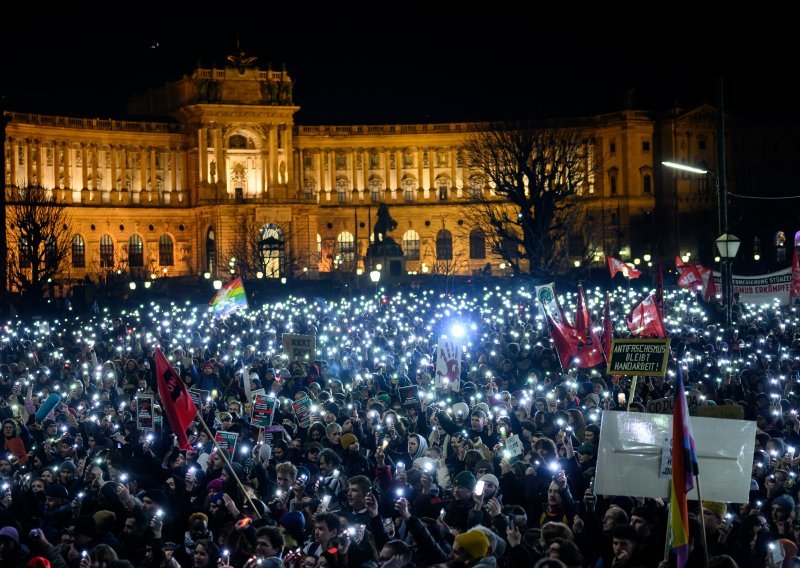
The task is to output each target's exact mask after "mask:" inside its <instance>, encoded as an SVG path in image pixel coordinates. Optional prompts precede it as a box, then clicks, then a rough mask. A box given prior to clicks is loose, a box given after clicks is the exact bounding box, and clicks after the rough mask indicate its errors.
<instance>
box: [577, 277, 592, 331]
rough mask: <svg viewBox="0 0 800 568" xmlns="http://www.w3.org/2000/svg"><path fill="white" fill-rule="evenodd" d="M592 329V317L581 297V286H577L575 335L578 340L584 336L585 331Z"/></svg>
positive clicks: (584, 300)
mask: <svg viewBox="0 0 800 568" xmlns="http://www.w3.org/2000/svg"><path fill="white" fill-rule="evenodd" d="M591 327H592V316H591V315H590V314H589V308H588V307H587V306H586V299H585V298H584V297H583V286H581V285H580V284H578V305H577V306H576V307H575V333H577V334H578V337H579V338H582V337H585V336H586V331H587V330H590V329H591Z"/></svg>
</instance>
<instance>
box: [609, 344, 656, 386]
mask: <svg viewBox="0 0 800 568" xmlns="http://www.w3.org/2000/svg"><path fill="white" fill-rule="evenodd" d="M668 357H669V339H615V340H614V341H613V342H612V343H611V357H610V358H609V360H608V369H607V370H606V374H608V375H635V376H639V377H663V376H664V375H665V374H666V372H667V358H668Z"/></svg>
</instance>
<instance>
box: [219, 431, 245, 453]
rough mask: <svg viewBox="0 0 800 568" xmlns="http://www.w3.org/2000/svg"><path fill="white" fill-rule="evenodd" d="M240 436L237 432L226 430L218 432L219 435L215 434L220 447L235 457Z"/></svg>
mask: <svg viewBox="0 0 800 568" xmlns="http://www.w3.org/2000/svg"><path fill="white" fill-rule="evenodd" d="M238 437H239V434H237V433H236V432H225V431H223V430H220V431H218V432H217V435H216V436H214V440H216V442H217V445H218V446H219V447H220V448H222V449H223V450H225V451H227V452H228V457H229V458H233V453H234V452H235V451H236V440H237V438H238Z"/></svg>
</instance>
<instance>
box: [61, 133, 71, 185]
mask: <svg viewBox="0 0 800 568" xmlns="http://www.w3.org/2000/svg"><path fill="white" fill-rule="evenodd" d="M63 151H64V188H65V189H72V149H71V148H70V147H69V144H67V143H66V142H65V143H64V146H63Z"/></svg>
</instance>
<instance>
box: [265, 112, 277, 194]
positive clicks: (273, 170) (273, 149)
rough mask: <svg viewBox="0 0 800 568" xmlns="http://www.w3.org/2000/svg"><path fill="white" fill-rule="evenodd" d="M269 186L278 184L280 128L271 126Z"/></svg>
mask: <svg viewBox="0 0 800 568" xmlns="http://www.w3.org/2000/svg"><path fill="white" fill-rule="evenodd" d="M267 179H268V180H269V186H270V189H272V186H274V185H277V183H278V128H277V126H275V125H274V124H273V125H270V126H269V175H268V178H267Z"/></svg>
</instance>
